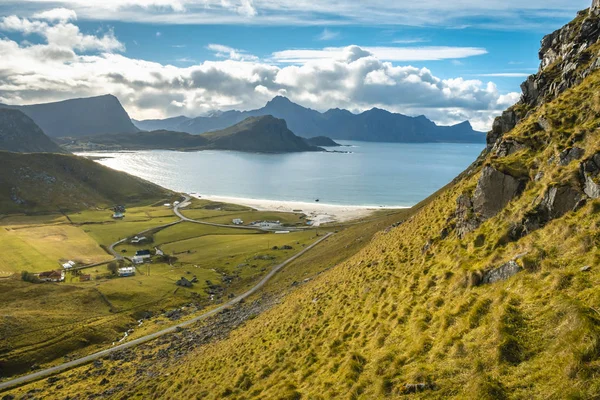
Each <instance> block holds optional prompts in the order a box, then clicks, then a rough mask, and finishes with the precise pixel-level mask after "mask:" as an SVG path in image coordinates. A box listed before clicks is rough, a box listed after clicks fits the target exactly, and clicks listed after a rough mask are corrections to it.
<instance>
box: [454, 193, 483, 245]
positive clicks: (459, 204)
mask: <svg viewBox="0 0 600 400" xmlns="http://www.w3.org/2000/svg"><path fill="white" fill-rule="evenodd" d="M455 215H456V234H457V235H458V237H460V238H461V239H462V238H463V237H464V236H465V235H466V234H467V233H469V232H472V231H474V230H475V229H477V227H478V226H479V225H480V224H481V222H480V221H479V219H478V218H477V216H476V215H475V211H474V210H473V202H472V200H471V196H469V195H468V194H466V193H463V194H461V195H460V196H458V199H456V213H455Z"/></svg>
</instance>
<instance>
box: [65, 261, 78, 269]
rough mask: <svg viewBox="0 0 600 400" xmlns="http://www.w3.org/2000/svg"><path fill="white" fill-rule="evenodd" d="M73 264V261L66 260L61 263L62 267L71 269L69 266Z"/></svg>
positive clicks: (71, 266)
mask: <svg viewBox="0 0 600 400" xmlns="http://www.w3.org/2000/svg"><path fill="white" fill-rule="evenodd" d="M75 264H76V263H75V261H67V262H66V263H64V264H63V265H62V267H63V268H64V269H71V268H73V267H74V266H75Z"/></svg>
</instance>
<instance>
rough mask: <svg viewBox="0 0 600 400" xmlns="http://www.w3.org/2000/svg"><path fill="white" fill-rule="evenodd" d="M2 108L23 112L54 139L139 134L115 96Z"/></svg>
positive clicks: (3, 106) (0, 105)
mask: <svg viewBox="0 0 600 400" xmlns="http://www.w3.org/2000/svg"><path fill="white" fill-rule="evenodd" d="M0 108H12V109H17V110H20V111H23V112H24V113H25V114H27V116H29V117H30V118H31V119H33V121H34V122H35V123H36V124H37V125H38V126H39V127H40V128H42V130H43V131H44V132H45V133H46V134H47V135H48V136H50V137H65V136H70V137H80V136H88V135H98V134H104V133H133V132H138V131H139V129H138V128H136V127H135V125H133V123H132V122H131V119H130V118H129V115H127V112H126V111H125V109H124V108H123V106H122V105H121V103H120V102H119V100H118V99H117V98H116V97H115V96H113V95H104V96H97V97H88V98H82V99H71V100H65V101H59V102H56V103H45V104H34V105H27V106H13V105H5V104H0Z"/></svg>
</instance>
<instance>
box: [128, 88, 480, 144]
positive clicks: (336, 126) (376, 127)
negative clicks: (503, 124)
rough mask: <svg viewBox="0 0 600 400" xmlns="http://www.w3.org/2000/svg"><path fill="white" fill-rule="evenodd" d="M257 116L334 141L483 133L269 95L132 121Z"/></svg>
mask: <svg viewBox="0 0 600 400" xmlns="http://www.w3.org/2000/svg"><path fill="white" fill-rule="evenodd" d="M261 115H272V116H274V117H276V118H281V119H284V120H285V121H286V122H287V124H288V127H289V129H291V130H292V131H293V132H294V133H295V134H297V135H299V136H302V137H314V136H327V137H330V138H332V139H337V140H358V141H369V142H401V143H427V142H458V143H484V142H485V134H484V133H482V132H477V131H475V130H473V127H472V126H471V124H470V123H469V122H468V121H465V122H463V123H460V124H457V125H453V126H438V125H436V124H435V123H434V122H432V121H430V120H429V119H427V118H426V117H425V116H418V117H409V116H406V115H402V114H396V113H391V112H389V111H386V110H381V109H378V108H373V109H371V110H369V111H365V112H363V113H360V114H353V113H351V112H350V111H348V110H341V109H337V108H336V109H331V110H329V111H327V112H325V113H321V112H319V111H315V110H312V109H310V108H305V107H302V106H300V105H298V104H296V103H293V102H292V101H290V100H289V99H287V98H286V97H282V96H277V97H275V98H274V99H273V100H271V101H269V102H268V103H267V104H266V105H265V106H264V107H262V108H260V109H257V110H251V111H225V112H219V113H214V114H213V115H211V116H207V117H197V118H187V117H184V116H179V117H174V118H168V119H164V120H156V119H154V120H144V121H136V120H134V121H133V122H134V124H135V125H136V126H137V127H138V128H139V129H142V130H156V129H165V130H172V131H180V132H188V133H191V134H202V133H206V132H210V131H213V130H218V129H224V128H226V127H228V126H231V125H233V124H236V123H238V122H241V121H243V120H244V119H246V118H248V117H255V116H261Z"/></svg>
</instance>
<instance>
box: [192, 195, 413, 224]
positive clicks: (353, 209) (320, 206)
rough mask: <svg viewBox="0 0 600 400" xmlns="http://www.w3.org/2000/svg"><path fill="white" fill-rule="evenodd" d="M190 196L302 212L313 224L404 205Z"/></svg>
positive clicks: (367, 214) (260, 207)
mask: <svg viewBox="0 0 600 400" xmlns="http://www.w3.org/2000/svg"><path fill="white" fill-rule="evenodd" d="M190 195H191V196H193V197H196V198H201V199H204V200H210V201H218V202H222V203H232V204H239V205H243V206H247V207H252V208H254V209H256V210H259V211H281V212H302V213H304V214H306V215H307V217H308V218H309V219H310V220H312V221H313V223H314V226H319V225H322V224H326V223H330V222H348V221H352V220H356V219H360V218H364V217H368V216H369V215H371V214H373V213H374V212H375V211H378V210H386V209H402V208H406V207H385V208H384V207H374V206H344V205H335V204H324V203H320V202H314V203H309V202H301V201H279V200H263V199H247V198H242V197H227V196H212V195H203V194H200V193H190Z"/></svg>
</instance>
